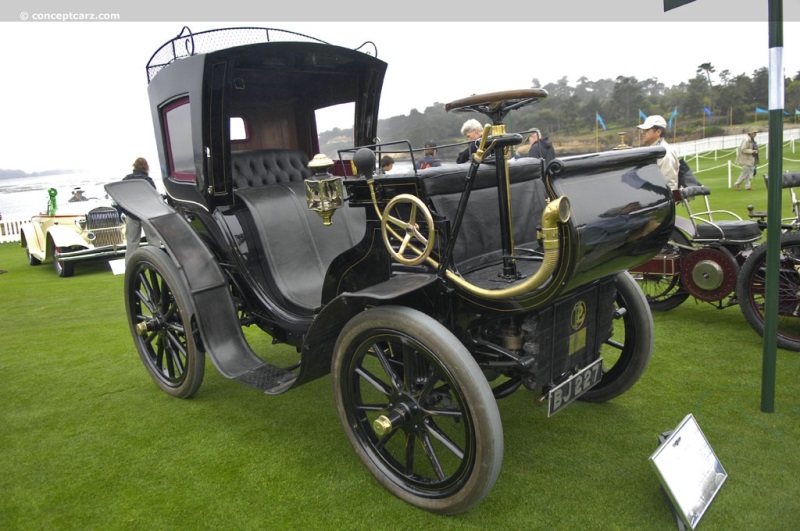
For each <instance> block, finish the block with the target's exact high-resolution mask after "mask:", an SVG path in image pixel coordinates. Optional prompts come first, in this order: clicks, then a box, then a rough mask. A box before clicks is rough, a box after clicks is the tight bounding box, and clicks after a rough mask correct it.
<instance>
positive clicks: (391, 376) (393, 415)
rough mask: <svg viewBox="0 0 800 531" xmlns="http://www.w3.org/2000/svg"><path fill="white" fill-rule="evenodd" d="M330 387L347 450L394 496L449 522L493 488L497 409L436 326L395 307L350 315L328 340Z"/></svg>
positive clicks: (498, 452)
mask: <svg viewBox="0 0 800 531" xmlns="http://www.w3.org/2000/svg"><path fill="white" fill-rule="evenodd" d="M332 379H333V394H334V399H335V402H336V409H337V411H338V413H339V419H340V420H341V423H342V427H343V428H344V431H345V433H346V434H347V438H348V439H349V441H350V444H351V445H352V447H353V449H354V450H355V451H356V454H358V457H359V458H360V459H361V461H362V462H363V463H364V465H365V466H366V467H367V469H368V470H369V471H370V473H371V474H372V475H373V476H374V477H375V478H376V479H377V480H378V481H379V482H380V483H381V484H382V485H383V486H384V487H385V488H386V489H388V490H389V491H390V492H392V493H393V494H394V495H395V496H397V497H399V498H400V499H402V500H405V501H406V502H408V503H410V504H412V505H415V506H417V507H420V508H422V509H426V510H428V511H432V512H436V513H443V514H455V513H460V512H464V511H466V510H468V509H469V508H470V507H472V506H474V505H475V504H476V503H478V502H479V501H480V500H481V499H483V497H484V496H486V494H488V492H489V491H490V490H491V488H492V486H493V485H494V483H495V480H496V479H497V476H498V474H499V473H500V468H501V465H502V461H503V428H502V424H501V421H500V414H499V411H498V409H497V402H496V401H495V399H494V396H493V395H492V390H491V388H490V387H489V383H488V382H487V381H486V378H485V377H484V376H483V373H482V372H481V370H480V368H479V367H478V364H477V363H476V362H475V360H474V359H473V358H472V356H471V355H470V353H469V351H468V350H467V349H466V347H464V345H463V344H462V343H461V342H460V341H459V340H458V339H457V338H456V337H455V336H454V335H453V334H452V333H451V332H450V331H449V330H447V328H445V327H444V326H442V325H441V324H440V323H439V322H437V321H436V320H435V319H433V318H432V317H429V316H427V315H425V314H423V313H421V312H419V311H417V310H413V309H411V308H404V307H399V306H386V307H378V308H373V309H370V310H367V311H365V312H362V313H360V314H358V315H357V316H356V317H354V318H353V319H352V320H351V321H350V322H348V323H347V324H346V325H345V327H344V328H343V330H342V332H341V334H340V335H339V339H338V340H337V342H336V346H335V348H334V358H333V367H332Z"/></svg>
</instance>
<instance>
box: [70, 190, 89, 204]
mask: <svg viewBox="0 0 800 531" xmlns="http://www.w3.org/2000/svg"><path fill="white" fill-rule="evenodd" d="M79 201H88V199H87V198H86V197H84V195H83V190H82V189H81V188H73V189H72V197H70V198H69V201H67V203H77V202H79Z"/></svg>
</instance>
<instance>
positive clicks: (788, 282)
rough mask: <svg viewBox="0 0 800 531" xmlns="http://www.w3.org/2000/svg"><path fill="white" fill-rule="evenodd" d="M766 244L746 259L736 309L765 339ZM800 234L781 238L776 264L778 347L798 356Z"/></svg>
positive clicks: (799, 334)
mask: <svg viewBox="0 0 800 531" xmlns="http://www.w3.org/2000/svg"><path fill="white" fill-rule="evenodd" d="M766 264H767V244H766V243H764V244H761V245H759V246H758V247H756V249H755V250H754V251H753V252H752V253H751V254H750V256H748V257H747V260H745V262H744V264H743V265H742V268H741V270H740V274H739V280H738V282H737V285H736V295H737V297H738V299H739V307H740V308H741V309H742V314H744V318H745V319H746V320H747V322H748V323H750V326H752V327H753V329H754V330H755V331H756V332H758V334H759V335H760V336H762V337H763V336H764V304H765V300H766V296H765V293H766V267H767V265H766ZM797 267H800V234H798V233H790V234H785V235H783V236H781V248H780V261H779V263H778V323H777V324H778V335H777V345H778V347H780V348H783V349H786V350H792V351H795V352H800V273H798V270H797V269H796V268H797Z"/></svg>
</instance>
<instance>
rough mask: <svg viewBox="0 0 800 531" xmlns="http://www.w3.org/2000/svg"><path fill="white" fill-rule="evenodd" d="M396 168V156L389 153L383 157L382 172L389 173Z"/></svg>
mask: <svg viewBox="0 0 800 531" xmlns="http://www.w3.org/2000/svg"><path fill="white" fill-rule="evenodd" d="M392 168H394V158H392V157H391V156H389V155H384V156H382V157H381V173H389V172H390V171H392Z"/></svg>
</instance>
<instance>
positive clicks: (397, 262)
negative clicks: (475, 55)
mask: <svg viewBox="0 0 800 531" xmlns="http://www.w3.org/2000/svg"><path fill="white" fill-rule="evenodd" d="M386 68H387V65H386V63H384V62H382V61H381V60H379V59H377V58H376V57H375V56H374V55H372V54H370V53H365V52H363V51H359V50H351V49H347V48H342V47H338V46H334V45H330V44H328V43H325V42H321V41H318V40H315V39H313V38H310V37H306V36H303V35H298V34H295V33H289V32H282V31H279V30H273V29H265V28H234V29H225V30H215V31H209V32H203V33H197V34H191V33H190V32H188V31H186V30H185V31H183V32H182V33H181V35H178V36H177V37H176V38H175V39H172V40H170V41H169V42H167V43H166V44H165V45H164V46H163V47H162V48H160V49H159V50H158V51H157V52H156V53H155V54H154V55H153V57H152V58H151V60H150V62H149V64H148V66H147V73H148V80H149V87H148V90H149V96H150V102H151V108H152V118H153V124H154V127H155V134H156V138H157V143H158V149H159V157H160V162H161V170H162V174H163V178H164V185H165V189H166V192H167V197H166V198H164V197H161V196H160V195H158V194H157V193H156V192H155V191H154V190H153V188H151V187H150V186H148V185H147V184H146V183H141V182H136V181H123V182H117V183H113V184H110V185H107V186H106V189H107V191H108V192H109V194H110V195H111V196H113V198H114V199H115V200H116V202H117V203H118V204H119V205H120V206H121V208H123V209H124V210H125V211H126V212H127V214H128V215H130V216H133V217H135V218H139V219H141V220H142V224H143V228H144V231H145V233H146V235H147V240H148V242H149V243H150V245H148V246H146V247H142V248H140V249H139V250H137V251H136V253H135V254H134V255H133V256H132V258H131V261H130V263H129V264H128V266H127V270H126V273H125V304H126V308H127V314H128V319H129V322H130V329H131V333H132V336H133V340H134V342H135V344H136V347H137V349H138V352H139V354H140V356H141V358H142V360H143V362H144V365H145V367H146V368H147V370H148V371H149V373H150V375H151V376H152V378H153V379H154V380H155V382H156V384H157V385H158V387H160V388H161V389H162V390H163V391H165V392H166V393H169V394H171V395H174V396H176V397H181V398H187V397H190V396H192V395H193V394H194V393H195V392H196V391H197V390H198V388H199V387H200V384H201V382H202V379H203V371H204V363H205V355H206V354H207V355H208V358H209V359H210V360H211V362H212V363H213V364H214V366H215V367H216V368H217V370H219V371H220V372H221V373H222V374H223V375H225V376H226V377H228V378H231V379H234V380H238V381H239V382H241V383H244V384H246V385H248V386H252V387H254V388H256V389H258V390H261V391H263V392H264V393H267V394H278V393H283V392H285V391H288V390H290V389H292V388H295V387H297V386H299V385H302V384H304V383H307V382H309V381H312V380H314V379H317V378H320V377H323V376H326V375H328V374H329V373H330V374H331V377H332V384H333V393H334V397H335V404H336V409H337V413H338V416H339V418H340V420H341V424H342V427H343V429H344V432H345V434H346V436H347V438H348V439H349V442H350V443H351V444H352V446H353V448H354V450H355V452H356V454H357V455H358V456H359V458H360V459H361V460H362V461H363V463H364V465H365V466H366V467H367V468H368V469H369V471H370V472H371V473H372V474H373V476H374V477H375V478H376V479H377V480H378V481H379V482H380V483H381V484H382V485H383V486H384V487H386V488H387V489H388V490H389V491H390V492H392V493H393V494H395V495H397V496H398V497H400V498H401V499H403V500H405V501H407V502H409V503H411V504H413V505H415V506H418V507H421V508H424V509H426V510H430V511H433V512H437V513H447V514H452V513H458V512H463V511H466V510H468V509H469V508H470V507H472V506H474V505H475V504H476V503H478V502H479V501H480V500H481V499H483V497H484V496H486V495H487V494H488V492H489V491H490V490H491V488H492V486H493V484H494V482H495V480H496V479H497V476H498V474H499V472H500V468H501V464H502V459H503V430H502V425H501V420H500V414H499V411H498V407H497V399H499V398H502V397H505V396H508V395H509V394H511V393H512V392H514V391H516V390H517V389H519V388H520V387H524V388H526V389H528V390H530V391H531V392H533V393H534V395H533V396H534V397H535V398H536V401H537V402H539V403H541V404H542V405H543V407H544V406H545V405H546V407H547V411H548V414H554V413H556V412H557V411H559V410H560V409H562V408H563V407H564V406H566V405H568V404H570V403H571V402H572V401H573V400H575V399H576V398H580V399H581V400H586V401H596V402H600V401H606V400H609V399H612V398H614V397H617V396H619V395H621V394H622V393H624V392H625V391H627V390H628V389H630V388H631V386H633V385H634V384H635V383H636V382H637V380H638V379H639V377H640V376H641V375H642V373H643V371H644V370H645V368H646V366H647V364H648V361H649V359H650V356H651V351H652V347H653V322H652V316H651V313H650V309H649V307H648V305H647V302H646V301H645V299H644V296H643V295H642V293H641V291H640V289H639V288H638V286H637V284H636V282H634V281H633V279H632V278H631V276H630V275H629V274H628V273H627V272H626V270H627V269H629V268H631V267H633V266H635V265H637V264H639V263H641V262H644V261H646V260H648V259H650V258H651V257H652V256H654V255H655V254H656V253H657V252H658V251H659V250H660V249H661V248H662V247H663V245H664V244H665V243H666V241H667V240H668V238H669V236H670V234H671V232H672V228H673V223H674V216H675V205H674V203H673V200H672V197H671V194H670V191H669V189H668V188H667V186H666V184H665V181H664V179H663V177H662V176H661V174H660V172H659V170H658V167H657V165H656V164H655V161H656V158H657V157H659V156H662V155H663V151H662V150H660V149H659V148H655V149H650V148H642V149H631V150H626V151H618V152H607V153H595V154H590V155H585V156H576V157H570V158H562V159H556V160H554V161H552V162H551V163H550V164H549V165H547V166H545V163H544V161H542V160H540V159H535V158H526V159H520V160H516V161H514V160H509V159H510V157H509V153H510V151H511V148H512V146H514V145H516V144H519V143H520V142H521V139H522V136H521V135H520V134H518V133H512V132H508V131H506V128H505V126H504V125H503V118H504V116H506V114H507V113H508V112H511V111H513V110H514V109H516V108H519V107H522V106H524V105H528V104H531V103H535V102H536V101H537V100H540V99H542V98H544V97H546V95H547V94H546V92H544V91H542V90H540V89H524V90H511V91H507V92H499V93H493V94H485V95H479V96H471V97H468V98H465V99H463V100H459V101H456V102H452V103H450V104H448V105H447V109H448V111H451V112H466V113H479V114H482V115H485V116H486V117H487V118H488V120H489V121H490V122H491V124H490V125H487V126H486V129H485V131H484V135H483V139H482V141H481V144H480V146H479V147H478V149H477V151H476V152H475V154H474V155H473V156H472V159H471V161H470V162H468V163H466V164H455V163H452V164H448V163H445V164H443V165H442V166H441V167H437V168H430V169H426V170H421V171H415V170H409V171H408V172H405V173H396V174H388V175H381V174H377V172H376V169H377V168H376V153H378V154H379V153H381V152H383V151H385V150H387V149H389V147H387V145H385V144H380V143H377V141H376V132H377V131H376V130H377V121H378V105H379V96H380V93H381V87H382V82H383V76H384V73H385V71H386ZM347 102H351V103H353V104H354V106H353V109H354V111H353V116H352V118H353V140H352V142H351V143H350V145H348V146H347V147H345V148H343V149H340V150H337V152H336V154H335V156H331V157H328V156H325V155H323V154H320V150H321V147H320V142H319V131H318V130H317V122H316V119H315V116H316V114H315V113H316V112H317V111H318V110H319V109H323V108H327V107H330V106H333V105H339V104H343V103H347ZM234 129H235V131H234ZM400 144H401V145H402V144H403V142H400ZM406 144H409V143H407V142H406ZM392 146H393V147H392V149H395V152H397V151H396V149H397V147H396V146H397V143H395V144H393V145H392ZM420 151H421V149H420V150H416V149H412V148H411V147H410V145H409V147H408V150H407V153H406V154H407V156H408V157H409V158H410V159H411V160H413V159H414V157H418V156H419V152H420ZM246 327H255V328H254V329H260V330H261V331H263V333H265V334H268V335H269V336H270V337H271V338H272V341H273V342H274V343H283V344H288V345H291V346H293V347H294V348H295V350H296V356H295V357H294V359H292V360H288V361H287V360H285V359H281V360H279V361H276V360H272V359H271V358H270V357H269V356H270V353H269V352H267V353H261V352H259V353H258V354H256V353H255V352H254V350H253V348H252V347H251V345H250V344H249V343H248V341H247V339H246V337H247V335H248V334H249V333H251V332H252V330H248V331H247V332H248V334H245V333H244V330H245V329H246ZM265 429H267V428H265Z"/></svg>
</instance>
